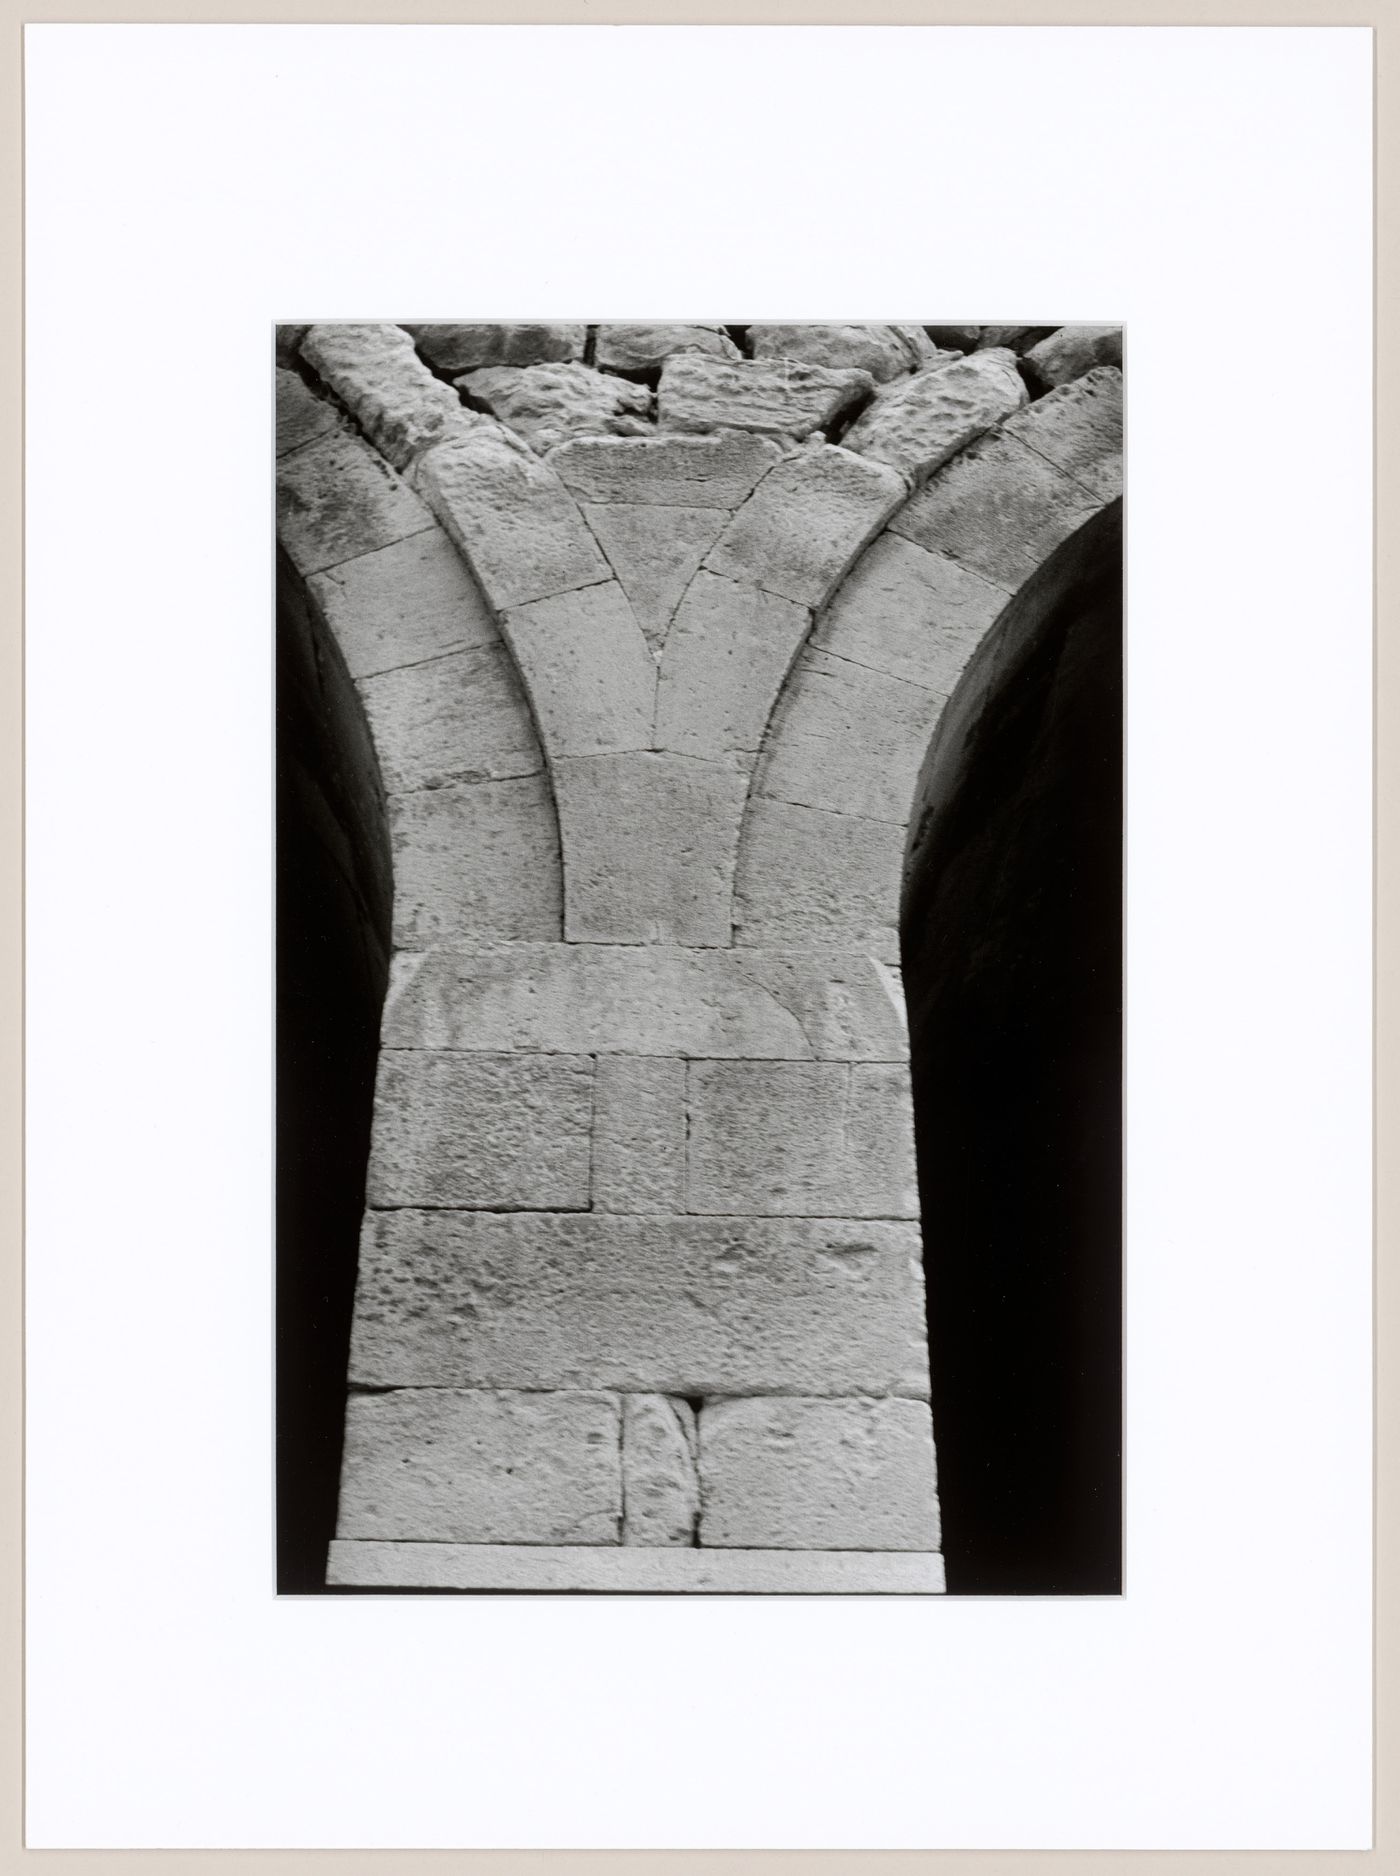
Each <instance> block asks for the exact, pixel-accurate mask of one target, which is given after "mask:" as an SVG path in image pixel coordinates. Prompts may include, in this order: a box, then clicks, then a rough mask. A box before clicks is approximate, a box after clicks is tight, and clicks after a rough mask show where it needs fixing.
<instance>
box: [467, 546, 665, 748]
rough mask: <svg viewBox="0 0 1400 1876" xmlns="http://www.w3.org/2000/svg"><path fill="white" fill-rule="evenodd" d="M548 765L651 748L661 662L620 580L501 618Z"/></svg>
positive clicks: (512, 611) (512, 610)
mask: <svg viewBox="0 0 1400 1876" xmlns="http://www.w3.org/2000/svg"><path fill="white" fill-rule="evenodd" d="M501 629H502V631H503V632H504V633H505V636H506V638H507V639H508V640H509V642H510V648H511V650H512V652H514V654H515V661H516V663H517V664H518V665H519V667H520V671H521V675H522V676H523V677H524V679H525V684H526V687H527V689H528V690H529V693H530V701H531V703H532V705H533V706H534V711H535V718H536V721H537V722H538V723H539V726H540V735H541V736H542V737H543V738H544V744H545V747H546V749H547V750H548V751H549V756H550V761H551V763H552V762H553V761H554V759H555V758H556V757H558V756H593V755H599V754H603V753H608V752H616V751H618V750H624V749H646V748H649V747H650V745H651V725H652V715H653V712H654V710H655V705H656V666H655V664H654V662H653V660H652V656H651V653H650V651H649V649H648V647H647V643H646V640H645V639H644V638H643V637H642V634H641V632H640V631H639V630H638V628H637V622H636V620H635V619H634V618H633V616H632V609H631V607H630V606H629V605H628V603H627V600H626V598H625V596H624V594H623V591H622V588H621V587H620V586H619V585H618V583H617V581H616V580H607V581H604V582H603V583H602V584H601V585H598V586H586V587H583V588H581V589H580V590H579V591H577V592H572V593H560V594H558V595H557V596H556V597H555V598H553V599H540V600H536V601H535V602H534V604H533V605H528V606H518V607H512V608H510V609H509V610H507V611H505V612H503V613H502V615H501Z"/></svg>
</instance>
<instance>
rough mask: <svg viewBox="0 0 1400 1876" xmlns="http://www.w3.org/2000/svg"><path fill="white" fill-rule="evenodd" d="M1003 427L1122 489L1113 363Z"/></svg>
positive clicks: (1089, 484) (1086, 477)
mask: <svg viewBox="0 0 1400 1876" xmlns="http://www.w3.org/2000/svg"><path fill="white" fill-rule="evenodd" d="M1007 429H1008V431H1009V432H1010V434H1011V435H1013V436H1016V437H1019V438H1020V440H1021V441H1022V442H1023V443H1025V444H1027V445H1028V446H1029V447H1030V448H1031V449H1033V450H1037V451H1039V453H1040V454H1041V455H1042V456H1046V457H1048V458H1049V460H1050V461H1051V462H1052V463H1054V464H1055V465H1056V467H1057V468H1060V469H1063V470H1064V471H1065V473H1066V474H1067V475H1071V476H1073V477H1074V479H1075V481H1076V482H1078V483H1080V484H1081V485H1082V486H1083V487H1084V488H1086V489H1088V491H1089V493H1090V494H1091V495H1095V496H1097V497H1098V499H1099V500H1100V501H1101V502H1107V501H1112V500H1113V499H1114V497H1115V496H1118V495H1121V494H1122V493H1123V374H1122V372H1121V371H1116V370H1115V369H1114V368H1113V366H1111V365H1099V366H1097V367H1096V368H1095V369H1094V370H1093V371H1090V372H1086V373H1085V375H1084V376H1083V377H1082V378H1076V379H1075V380H1074V382H1073V383H1072V384H1066V385H1062V386H1061V387H1060V389H1059V390H1058V391H1051V392H1050V394H1049V396H1048V397H1042V398H1038V399H1037V400H1036V402H1035V403H1034V404H1032V405H1030V406H1029V407H1028V408H1027V409H1026V410H1024V411H1022V412H1021V413H1020V414H1019V415H1018V416H1017V417H1015V418H1014V419H1013V420H1012V421H1011V422H1010V423H1009V424H1008V425H1007ZM297 460H300V458H298V459H297Z"/></svg>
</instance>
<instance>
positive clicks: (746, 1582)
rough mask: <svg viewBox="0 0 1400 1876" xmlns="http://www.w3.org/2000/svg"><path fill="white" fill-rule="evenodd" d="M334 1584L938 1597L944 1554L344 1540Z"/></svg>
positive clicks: (336, 1551)
mask: <svg viewBox="0 0 1400 1876" xmlns="http://www.w3.org/2000/svg"><path fill="white" fill-rule="evenodd" d="M326 1581H327V1582H328V1583H333V1584H336V1585H339V1586H342V1587H345V1588H361V1589H511V1590H520V1591H526V1592H528V1591H531V1590H535V1591H551V1590H553V1591H561V1590H579V1591H584V1592H589V1591H592V1592H594V1593H597V1594H602V1595H607V1594H612V1595H648V1594H650V1595H663V1596H666V1595H688V1596H689V1595H707V1594H708V1595H718V1596H754V1595H769V1596H882V1595H883V1596H937V1595H941V1594H942V1592H943V1589H944V1571H943V1559H942V1557H941V1556H940V1555H939V1554H938V1553H937V1552H936V1551H914V1550H894V1551H878V1550H698V1549H697V1550H682V1549H679V1548H667V1549H643V1548H641V1547H636V1548H629V1549H616V1550H614V1549H609V1548H606V1547H599V1548H593V1547H591V1546H589V1545H586V1544H574V1545H569V1546H554V1545H549V1544H395V1543H388V1542H385V1543H375V1542H373V1541H361V1542H356V1541H353V1540H351V1541H348V1542H347V1541H346V1540H345V1539H343V1538H338V1539H336V1540H335V1541H334V1542H333V1543H332V1544H331V1547H330V1566H329V1570H328V1573H327V1576H326Z"/></svg>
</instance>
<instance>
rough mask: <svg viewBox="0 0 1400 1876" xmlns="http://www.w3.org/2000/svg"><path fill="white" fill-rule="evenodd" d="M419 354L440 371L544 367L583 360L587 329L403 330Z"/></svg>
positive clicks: (524, 327)
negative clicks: (518, 366)
mask: <svg viewBox="0 0 1400 1876" xmlns="http://www.w3.org/2000/svg"><path fill="white" fill-rule="evenodd" d="M404 330H405V331H406V332H411V333H412V334H413V337H414V339H415V340H416V341H417V345H418V350H419V351H420V352H421V353H422V354H423V356H424V358H426V359H427V360H428V362H429V363H430V364H432V365H436V366H437V368H438V370H439V371H447V372H453V371H473V370H475V369H476V367H477V366H479V365H545V364H551V363H553V362H554V361H556V360H559V359H566V358H582V357H583V348H584V343H585V341H586V340H587V337H588V327H587V326H586V325H582V324H580V325H554V326H550V325H535V326H532V325H514V326H511V325H504V326H500V325H498V326H451V325H437V326H406V327H405V328H404Z"/></svg>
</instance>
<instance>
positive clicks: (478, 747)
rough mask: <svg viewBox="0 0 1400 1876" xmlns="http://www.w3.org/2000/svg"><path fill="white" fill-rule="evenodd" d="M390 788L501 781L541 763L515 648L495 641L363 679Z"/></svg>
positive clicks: (530, 771)
mask: <svg viewBox="0 0 1400 1876" xmlns="http://www.w3.org/2000/svg"><path fill="white" fill-rule="evenodd" d="M360 696H361V698H362V699H363V701H364V706H365V714H366V716H367V717H368V719H369V725H370V729H371V732H372V733H373V736H374V747H375V750H376V752H377V754H378V756H379V766H380V770H381V772H382V774H383V777H384V784H385V787H386V788H388V789H390V790H391V791H392V792H395V793H402V794H407V793H409V792H411V791H412V790H413V789H415V788H441V787H443V786H444V784H446V783H449V782H481V781H503V780H505V779H506V778H507V777H508V776H512V775H536V774H538V773H539V771H540V770H541V769H542V768H543V767H544V758H543V756H542V755H541V753H540V745H539V740H538V738H537V737H536V735H535V726H534V724H533V722H532V721H531V719H530V710H529V706H528V705H527V704H526V702H525V697H524V693H523V692H522V691H521V688H520V681H519V679H518V678H517V676H516V674H515V666H514V663H513V662H512V659H511V656H510V653H509V652H508V651H507V650H506V648H505V646H504V645H503V644H502V643H501V642H500V640H499V639H498V640H497V641H496V643H495V644H494V645H478V646H473V647H472V648H471V649H470V650H468V651H454V652H449V653H447V654H446V655H445V656H444V657H441V658H433V659H431V660H428V661H426V662H424V663H420V664H410V665H403V666H401V667H400V668H399V669H397V670H394V671H384V672H381V673H379V674H378V675H377V676H374V677H366V678H362V679H361V680H360Z"/></svg>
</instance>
